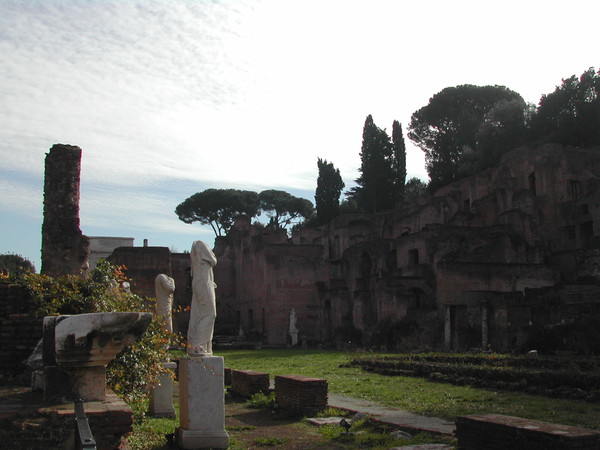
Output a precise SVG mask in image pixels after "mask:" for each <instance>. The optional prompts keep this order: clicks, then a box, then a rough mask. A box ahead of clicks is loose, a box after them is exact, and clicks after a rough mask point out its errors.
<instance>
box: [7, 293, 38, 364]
mask: <svg viewBox="0 0 600 450" xmlns="http://www.w3.org/2000/svg"><path fill="white" fill-rule="evenodd" d="M32 309H33V304H32V301H31V297H30V296H29V293H28V292H27V290H26V289H24V288H22V287H20V286H16V285H0V372H2V373H3V374H11V375H18V374H20V373H22V372H23V371H24V370H25V369H26V366H25V364H24V361H25V360H26V359H27V357H28V356H29V355H30V354H31V352H32V351H33V349H34V348H35V346H36V345H37V343H38V341H39V340H40V339H41V337H42V321H43V319H42V318H39V317H35V316H33V315H32V314H31V311H32Z"/></svg>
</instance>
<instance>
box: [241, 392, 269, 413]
mask: <svg viewBox="0 0 600 450" xmlns="http://www.w3.org/2000/svg"><path fill="white" fill-rule="evenodd" d="M246 404H247V405H248V406H249V407H250V408H255V409H268V408H272V407H273V405H274V404H275V392H271V393H269V394H268V395H265V394H263V393H262V392H257V393H256V394H252V395H251V396H250V398H249V399H248V401H247V402H246Z"/></svg>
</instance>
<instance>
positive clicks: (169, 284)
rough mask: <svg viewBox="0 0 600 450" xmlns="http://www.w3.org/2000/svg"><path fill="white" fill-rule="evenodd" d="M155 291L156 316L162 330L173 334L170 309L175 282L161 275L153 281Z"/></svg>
mask: <svg viewBox="0 0 600 450" xmlns="http://www.w3.org/2000/svg"><path fill="white" fill-rule="evenodd" d="M154 287H155V290H156V311H155V312H156V315H157V316H160V317H162V320H163V328H164V329H165V330H167V331H168V332H170V333H172V332H173V319H172V313H171V309H172V308H173V292H175V281H174V280H173V278H171V277H168V276H167V275H165V274H164V273H161V274H160V275H158V276H157V277H156V280H155V281H154Z"/></svg>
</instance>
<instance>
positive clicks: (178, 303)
mask: <svg viewBox="0 0 600 450" xmlns="http://www.w3.org/2000/svg"><path fill="white" fill-rule="evenodd" d="M190 268H191V262H190V254H189V253H171V270H172V275H171V277H172V278H173V280H175V293H174V294H173V309H174V310H175V312H174V313H173V330H174V331H175V332H178V333H181V334H182V335H184V336H185V335H186V334H187V329H188V324H189V322H190V312H189V310H188V307H190V306H191V303H192V276H191V270H190Z"/></svg>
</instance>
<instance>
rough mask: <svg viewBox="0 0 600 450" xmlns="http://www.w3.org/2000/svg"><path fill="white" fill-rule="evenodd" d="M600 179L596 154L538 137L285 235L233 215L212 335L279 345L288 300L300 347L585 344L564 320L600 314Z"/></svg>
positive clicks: (218, 249) (218, 270) (284, 339)
mask: <svg viewBox="0 0 600 450" xmlns="http://www.w3.org/2000/svg"><path fill="white" fill-rule="evenodd" d="M599 187H600V151H598V149H577V148H564V147H562V146H560V145H544V146H541V147H537V148H528V147H525V148H520V149H516V150H514V151H512V152H510V153H508V154H506V155H505V156H504V157H503V159H502V161H501V164H500V165H499V166H498V167H495V168H491V169H487V170H485V171H483V172H481V173H479V174H477V175H474V176H472V177H469V178H465V179H463V180H460V181H457V182H455V183H452V184H450V185H448V186H445V187H443V188H441V189H439V190H438V191H436V192H435V193H434V194H433V195H432V196H431V197H430V198H429V199H427V200H426V201H424V202H422V204H419V205H413V206H412V207H410V208H408V209H404V210H401V211H400V210H399V211H390V212H386V213H380V214H374V215H373V214H369V215H366V214H349V215H342V216H340V217H337V218H336V219H335V220H333V221H332V222H330V223H329V224H327V225H324V226H322V227H318V228H308V227H305V228H302V229H300V230H298V231H296V232H295V233H294V234H293V236H292V238H291V239H288V237H287V235H286V233H285V231H275V232H269V231H267V230H265V229H264V228H263V227H261V226H256V225H252V224H251V223H250V221H249V220H248V219H246V218H240V219H239V220H238V221H237V223H236V224H235V225H234V227H233V228H232V229H231V230H230V232H229V233H228V235H227V236H226V237H224V238H218V239H217V242H216V246H215V253H216V255H217V257H218V258H219V263H218V265H217V266H216V267H215V279H216V282H217V284H218V289H217V293H218V319H217V322H218V323H217V332H220V333H229V334H232V333H233V334H235V332H236V330H238V329H239V328H241V329H242V330H243V332H244V334H246V335H251V336H253V337H254V338H256V339H261V340H262V341H263V342H264V343H266V344H272V345H285V344H286V343H289V336H288V327H289V314H290V311H291V310H292V308H293V309H294V310H295V312H296V314H297V317H298V320H297V326H298V329H299V331H300V339H301V340H304V341H305V342H307V343H308V344H317V343H322V344H328V343H338V344H339V343H345V344H348V343H349V345H352V346H355V345H356V346H358V345H363V346H366V345H370V346H371V345H374V346H384V347H385V348H388V349H389V350H394V349H412V348H415V349H416V348H419V349H424V348H430V349H444V348H445V349H450V350H453V349H455V350H458V349H468V348H493V349H494V350H501V351H510V350H524V349H527V348H528V347H529V346H531V345H533V344H534V343H535V342H536V338H538V339H539V338H541V337H542V336H546V335H548V332H549V330H553V329H554V330H555V331H556V330H558V331H557V332H562V333H563V335H561V336H563V338H562V339H561V341H560V342H559V343H558V344H559V346H566V347H569V345H574V346H581V345H583V346H584V347H585V345H586V344H585V343H581V342H579V343H577V342H573V340H574V339H575V340H576V339H577V338H576V337H573V335H572V333H571V335H570V334H569V330H568V329H567V328H568V327H569V326H571V328H573V326H574V327H576V326H577V323H578V322H579V321H580V320H582V319H589V318H590V317H598V315H597V313H598V312H599V311H600V310H599V309H598V305H600V303H598V302H599V301H600V295H599V294H600V289H599V288H598V282H599V280H600V266H599V265H598V264H599V263H600V246H599V245H598V244H599V243H600V240H598V236H599V234H600V203H599V202H600V192H599ZM561 327H562V331H560V330H561ZM571 331H572V330H571ZM555 334H556V333H555ZM559 335H560V333H559ZM583 351H585V349H584V350H583Z"/></svg>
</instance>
